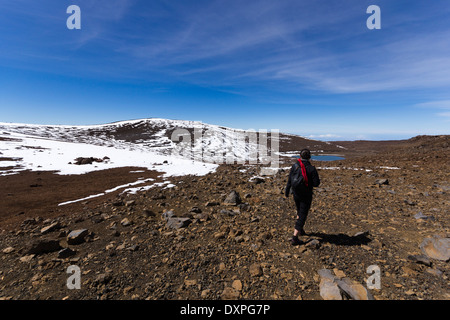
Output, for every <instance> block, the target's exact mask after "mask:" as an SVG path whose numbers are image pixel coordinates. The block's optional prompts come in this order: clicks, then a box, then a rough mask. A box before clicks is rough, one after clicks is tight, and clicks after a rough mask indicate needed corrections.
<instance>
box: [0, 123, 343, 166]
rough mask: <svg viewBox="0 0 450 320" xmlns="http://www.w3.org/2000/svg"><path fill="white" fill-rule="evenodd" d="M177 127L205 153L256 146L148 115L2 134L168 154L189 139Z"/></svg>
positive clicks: (215, 129) (231, 132) (240, 153)
mask: <svg viewBox="0 0 450 320" xmlns="http://www.w3.org/2000/svg"><path fill="white" fill-rule="evenodd" d="M175 130H179V131H177V132H182V133H183V132H184V135H185V136H186V135H190V137H185V138H187V141H189V139H190V141H191V142H192V144H193V147H194V148H195V146H194V140H195V138H196V137H195V136H194V130H197V131H196V132H197V134H198V133H201V135H202V145H201V147H202V151H203V153H206V154H214V153H216V154H217V153H220V152H223V151H224V150H228V151H229V152H232V153H233V156H234V157H236V158H245V159H249V157H251V155H252V154H253V153H254V151H255V148H256V147H257V146H254V145H252V143H251V141H249V139H248V133H249V131H248V130H242V129H234V128H227V127H224V126H219V125H212V124H206V123H202V122H199V121H187V120H170V119H161V118H149V119H136V120H127V121H118V122H113V123H107V124H100V125H82V126H79V125H37V124H21V123H0V134H2V133H3V136H4V135H7V134H11V133H14V134H21V135H26V136H32V137H38V138H44V139H51V140H58V141H65V142H75V143H88V144H93V145H101V146H111V147H116V148H141V149H147V150H148V149H150V150H152V151H154V152H157V153H160V154H169V153H171V152H173V149H174V147H176V145H177V141H186V140H183V139H184V138H183V137H181V136H180V137H177V136H176V135H175V136H174V132H175ZM254 132H255V131H254ZM175 133H176V132H175ZM256 133H259V130H256ZM245 135H247V138H245V137H244V136H245ZM174 138H175V139H174ZM270 140H271V132H270V130H268V142H267V146H268V147H270ZM258 142H259V140H258ZM278 143H279V152H280V156H281V157H286V158H288V157H290V156H292V155H297V154H298V153H299V151H300V150H301V149H303V148H309V149H310V150H311V151H312V152H313V153H316V154H328V153H342V151H343V150H344V149H345V148H343V147H342V146H339V145H337V144H333V143H330V142H323V141H319V140H312V139H308V138H305V137H302V136H298V135H294V134H286V133H282V132H280V133H279V139H278ZM198 147H199V146H198ZM206 160H208V159H206Z"/></svg>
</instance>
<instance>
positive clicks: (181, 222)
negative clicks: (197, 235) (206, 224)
mask: <svg viewBox="0 0 450 320" xmlns="http://www.w3.org/2000/svg"><path fill="white" fill-rule="evenodd" d="M191 222H192V220H191V219H189V218H177V217H174V218H169V219H168V220H167V227H168V228H172V229H181V228H186V227H187V226H188V225H189V224H190V223H191Z"/></svg>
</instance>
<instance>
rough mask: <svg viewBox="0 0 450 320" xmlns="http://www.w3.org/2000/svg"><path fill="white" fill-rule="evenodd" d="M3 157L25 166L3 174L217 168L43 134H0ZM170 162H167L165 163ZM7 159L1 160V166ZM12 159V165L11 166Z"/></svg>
mask: <svg viewBox="0 0 450 320" xmlns="http://www.w3.org/2000/svg"><path fill="white" fill-rule="evenodd" d="M0 138H8V139H11V138H13V139H12V140H11V141H9V140H5V139H0V152H1V155H0V156H1V157H5V158H19V159H21V160H17V161H16V165H18V166H21V167H22V168H18V169H13V170H8V171H5V170H3V171H1V170H0V174H11V173H12V172H14V171H19V170H32V171H37V170H39V171H57V173H58V174H62V175H66V174H84V173H87V172H91V171H97V170H104V169H111V168H119V167H144V168H147V169H149V170H156V171H159V172H163V173H164V175H163V176H165V177H167V176H173V175H176V176H178V175H187V174H193V175H205V174H207V173H209V172H211V171H214V170H215V169H216V168H217V165H216V164H209V163H202V162H194V161H190V160H186V159H182V158H176V157H168V156H165V155H160V154H157V153H155V152H152V151H150V150H149V149H147V150H145V148H135V149H134V150H130V149H129V148H126V145H124V146H122V148H118V147H117V146H101V145H93V144H88V143H76V142H65V141H57V140H51V139H48V138H41V137H30V136H28V135H24V134H20V133H10V134H8V135H4V134H0ZM105 156H107V157H109V158H110V161H108V162H99V163H96V162H94V163H93V164H87V165H75V164H69V162H72V163H73V162H74V160H75V159H76V158H78V157H96V158H103V157H105ZM164 161H167V162H168V163H167V164H163V162H164ZM2 162H3V161H0V167H3V165H2ZM10 162H11V161H8V165H11V163H10Z"/></svg>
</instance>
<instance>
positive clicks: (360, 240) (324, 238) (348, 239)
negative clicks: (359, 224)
mask: <svg viewBox="0 0 450 320" xmlns="http://www.w3.org/2000/svg"><path fill="white" fill-rule="evenodd" d="M308 236H314V237H318V238H320V239H321V242H327V243H331V244H335V245H338V246H360V245H362V244H368V243H369V242H370V241H372V240H370V239H369V238H368V237H367V236H368V233H367V232H364V233H361V234H357V235H354V236H349V235H346V234H343V233H339V234H325V233H321V232H311V233H308Z"/></svg>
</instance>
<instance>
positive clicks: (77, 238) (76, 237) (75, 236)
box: [67, 229, 88, 244]
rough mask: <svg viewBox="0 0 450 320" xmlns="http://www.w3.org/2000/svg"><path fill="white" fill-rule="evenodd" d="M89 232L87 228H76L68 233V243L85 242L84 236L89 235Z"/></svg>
mask: <svg viewBox="0 0 450 320" xmlns="http://www.w3.org/2000/svg"><path fill="white" fill-rule="evenodd" d="M87 234H88V230H87V229H79V230H74V231H72V232H70V233H69V234H68V235H67V243H68V244H80V243H82V242H84V238H85V237H86V236H87Z"/></svg>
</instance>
